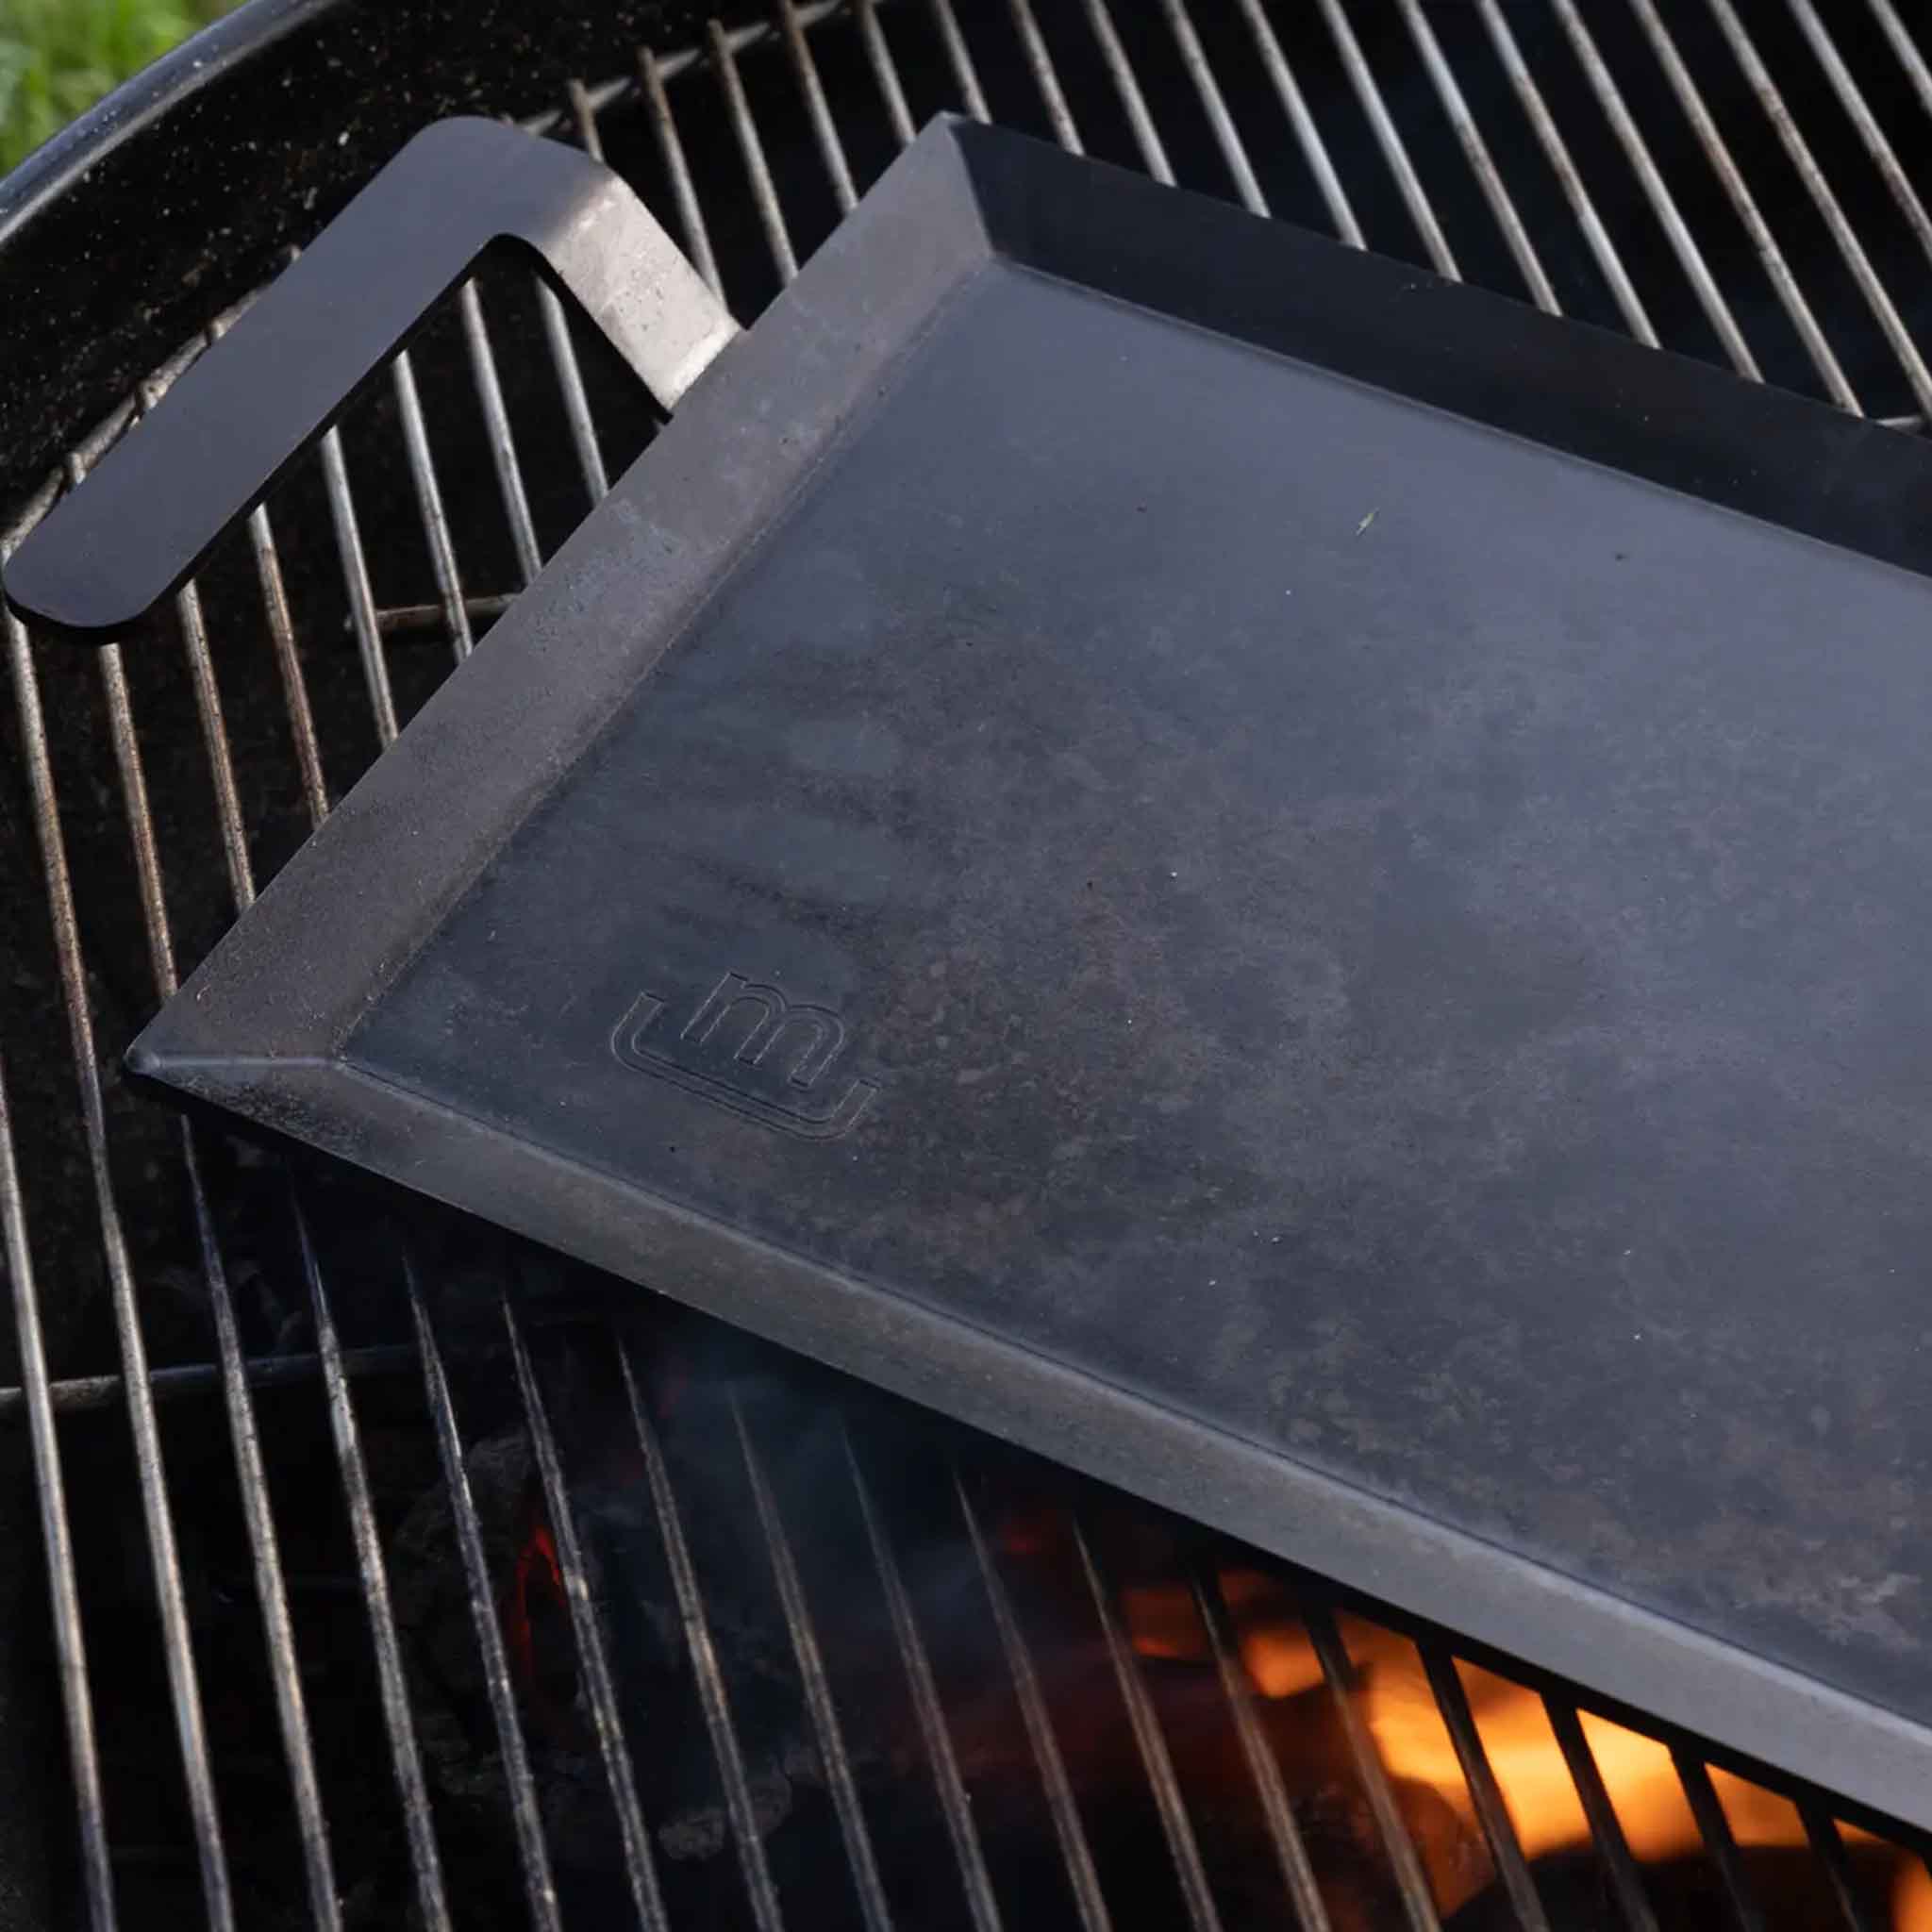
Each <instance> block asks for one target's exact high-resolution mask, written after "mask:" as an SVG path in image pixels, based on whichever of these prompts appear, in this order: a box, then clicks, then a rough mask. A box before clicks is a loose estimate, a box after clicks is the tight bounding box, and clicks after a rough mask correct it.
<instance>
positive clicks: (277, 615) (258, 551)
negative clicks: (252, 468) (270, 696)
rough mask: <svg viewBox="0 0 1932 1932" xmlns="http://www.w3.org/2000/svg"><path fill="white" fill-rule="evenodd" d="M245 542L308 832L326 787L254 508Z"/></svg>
mask: <svg viewBox="0 0 1932 1932" xmlns="http://www.w3.org/2000/svg"><path fill="white" fill-rule="evenodd" d="M248 541H249V545H250V547H251V548H252V549H253V550H254V552H255V575H256V579H257V582H258V585H259V587H260V590H261V607H262V609H263V611H264V612H265V613H266V614H267V617H268V632H269V641H270V642H271V643H272V644H273V646H274V648H275V670H276V672H277V674H278V675H280V677H281V680H282V703H283V707H284V708H285V709H286V710H287V711H288V714H289V730H290V732H291V736H292V737H293V739H294V741H295V764H296V768H297V770H298V771H299V772H300V773H301V776H302V802H303V804H304V805H305V806H306V807H307V808H308V823H309V825H310V827H311V828H313V827H314V826H316V825H319V824H321V823H322V822H323V820H324V819H325V818H326V817H327V816H328V785H327V782H326V781H325V779H324V777H323V774H322V741H321V740H320V739H319V738H318V737H317V736H316V731H315V713H314V710H313V709H312V708H311V707H310V705H309V702H308V679H307V678H306V677H305V676H304V675H303V672H302V657H301V653H300V652H299V651H298V650H297V649H296V647H295V622H294V618H293V617H292V616H291V613H290V609H289V591H288V587H287V585H286V584H285V583H284V582H283V579H282V559H281V556H280V554H279V553H278V552H277V550H276V548H275V530H274V527H273V526H272V525H270V523H269V520H268V511H267V510H266V509H264V508H262V507H261V506H260V505H257V506H256V508H254V509H252V510H251V511H250V512H249V514H248Z"/></svg>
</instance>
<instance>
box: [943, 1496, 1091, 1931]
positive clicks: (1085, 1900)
mask: <svg viewBox="0 0 1932 1932" xmlns="http://www.w3.org/2000/svg"><path fill="white" fill-rule="evenodd" d="M952 1478H953V1493H954V1495H955V1496H957V1497H958V1502H959V1514H960V1516H961V1517H962V1518H963V1519H964V1521H965V1524H966V1534H967V1537H968V1539H969V1540H970V1541H971V1542H972V1544H973V1557H974V1563H975V1564H976V1565H977V1566H978V1570H979V1578H980V1581H981V1582H982V1583H983V1584H984V1585H985V1586H986V1595H987V1601H988V1603H989V1604H991V1607H992V1621H993V1627H994V1629H995V1630H997V1631H998V1633H999V1640H1000V1649H1001V1651H1002V1652H1004V1654H1005V1656H1006V1659H1007V1671H1008V1675H1010V1676H1011V1678H1012V1680H1013V1691H1014V1694H1015V1695H1016V1696H1017V1697H1018V1699H1019V1701H1020V1716H1021V1719H1022V1721H1023V1722H1024V1724H1025V1726H1026V1740H1027V1742H1028V1744H1029V1745H1030V1746H1031V1747H1032V1751H1033V1761H1034V1763H1035V1764H1036V1765H1038V1766H1039V1768H1040V1782H1041V1789H1042V1790H1044V1791H1045V1793H1046V1806H1047V1810H1048V1812H1049V1814H1050V1815H1051V1816H1052V1819H1053V1829H1054V1836H1055V1837H1056V1838H1057V1839H1058V1840H1059V1843H1060V1853H1061V1856H1062V1857H1064V1858H1065V1860H1066V1866H1067V1881H1068V1883H1069V1884H1070V1885H1071V1886H1072V1887H1073V1889H1074V1908H1075V1909H1076V1910H1077V1911H1078V1913H1079V1915H1080V1924H1082V1925H1083V1926H1085V1927H1086V1928H1087V1932H1108V1927H1109V1926H1110V1925H1111V1924H1112V1923H1113V1922H1112V1918H1111V1916H1110V1915H1109V1913H1108V1909H1107V1900H1106V1898H1105V1897H1104V1896H1103V1895H1102V1893H1101V1890H1100V1874H1099V1873H1098V1872H1096V1871H1095V1870H1094V1866H1093V1853H1092V1849H1091V1847H1090V1846H1089V1844H1088V1842H1087V1830H1086V1827H1085V1826H1084V1825H1083V1824H1081V1823H1080V1808H1079V1806H1078V1805H1077V1804H1076V1803H1075V1802H1074V1786H1073V1781H1072V1780H1071V1779H1070V1778H1069V1777H1068V1776H1067V1765H1066V1759H1065V1758H1064V1757H1061V1756H1060V1747H1059V1740H1058V1739H1057V1738H1056V1737H1055V1736H1054V1730H1053V1719H1052V1718H1051V1717H1050V1716H1049V1715H1048V1714H1047V1708H1046V1698H1045V1696H1044V1695H1043V1694H1042V1692H1041V1688H1040V1673H1039V1672H1038V1671H1037V1670H1035V1669H1034V1667H1033V1654H1032V1652H1031V1651H1030V1650H1029V1649H1028V1648H1027V1645H1026V1638H1025V1634H1024V1632H1023V1631H1022V1629H1021V1628H1020V1620H1019V1619H1018V1618H1017V1617H1016V1616H1015V1615H1014V1614H1013V1605H1012V1600H1011V1599H1010V1598H1009V1597H1008V1594H1007V1586H1006V1583H1005V1581H1004V1579H1003V1578H1002V1577H1001V1575H1000V1571H999V1564H998V1563H997V1561H996V1560H995V1559H994V1557H993V1554H992V1551H991V1549H990V1548H988V1546H987V1541H986V1535H985V1532H984V1531H983V1530H982V1529H981V1528H980V1525H979V1514H978V1511H976V1510H975V1509H974V1507H973V1498H972V1496H971V1495H970V1494H969V1493H968V1491H967V1489H966V1485H965V1483H964V1482H963V1481H962V1480H961V1479H960V1475H959V1472H958V1469H957V1468H956V1469H955V1470H953V1472H952Z"/></svg>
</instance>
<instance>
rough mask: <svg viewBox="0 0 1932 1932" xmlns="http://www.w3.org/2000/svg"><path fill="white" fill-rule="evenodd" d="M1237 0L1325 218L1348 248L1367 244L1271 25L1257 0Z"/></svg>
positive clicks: (1325, 144) (1339, 177) (1298, 83)
mask: <svg viewBox="0 0 1932 1932" xmlns="http://www.w3.org/2000/svg"><path fill="white" fill-rule="evenodd" d="M1239 4H1240V7H1241V17H1242V18H1243V19H1244V20H1245V21H1246V22H1247V24H1248V32H1249V33H1250V34H1251V35H1252V36H1253V37H1254V42H1255V51H1256V53H1257V54H1258V55H1259V56H1260V59H1261V68H1262V71H1263V72H1264V73H1265V74H1266V75H1267V76H1268V80H1269V84H1270V85H1271V86H1272V87H1273V88H1274V93H1275V97H1276V98H1277V99H1278V100H1279V101H1280V103H1281V108H1282V112H1283V113H1285V114H1286V115H1287V116H1288V120H1289V125H1290V126H1291V127H1292V128H1293V130H1294V138H1295V140H1296V141H1297V142H1299V143H1300V146H1301V151H1302V158H1303V159H1304V160H1306V161H1307V164H1308V169H1309V172H1310V173H1311V174H1312V175H1314V177H1315V186H1316V188H1317V190H1318V191H1319V192H1320V193H1321V196H1322V201H1323V204H1324V206H1325V207H1326V208H1327V210H1328V219H1329V220H1330V221H1331V222H1333V223H1334V224H1335V232H1336V233H1337V234H1338V235H1339V236H1341V239H1342V241H1344V242H1347V243H1348V245H1349V246H1350V247H1351V248H1365V247H1367V246H1368V243H1367V242H1366V241H1365V240H1364V239H1363V236H1362V230H1361V224H1360V223H1359V222H1357V220H1356V217H1355V209H1354V208H1352V207H1350V205H1349V199H1348V194H1347V192H1346V190H1344V189H1343V187H1342V185H1341V175H1338V174H1337V173H1336V172H1335V162H1334V159H1333V158H1332V157H1331V156H1330V155H1329V153H1328V144H1327V142H1324V140H1323V139H1322V130H1321V129H1320V128H1319V127H1318V126H1317V125H1315V117H1314V115H1313V114H1311V113H1310V112H1309V111H1308V104H1307V98H1306V97H1305V96H1304V94H1303V93H1302V90H1301V83H1300V82H1299V81H1298V80H1296V79H1295V77H1294V70H1293V68H1291V66H1290V65H1289V64H1288V56H1287V55H1286V54H1284V53H1283V52H1282V51H1281V42H1280V40H1279V39H1278V38H1277V36H1276V35H1275V32H1274V26H1273V25H1271V23H1270V22H1269V19H1268V16H1267V15H1266V14H1265V13H1264V12H1262V10H1261V0H1239Z"/></svg>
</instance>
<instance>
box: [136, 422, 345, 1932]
mask: <svg viewBox="0 0 1932 1932" xmlns="http://www.w3.org/2000/svg"><path fill="white" fill-rule="evenodd" d="M147 406H148V407H150V408H151V407H152V400H151V399H149V400H148V402H147ZM177 603H178V606H179V608H180V613H181V619H182V635H183V637H184V639H185V640H186V641H187V643H188V659H189V668H190V674H191V676H192V678H193V680H194V684H195V695H196V709H197V712H198V714H199V717H200V720H201V726H202V732H203V736H204V739H205V740H206V741H207V748H208V759H209V764H210V768H211V769H212V770H213V772H214V773H215V774H216V786H215V791H216V799H217V803H218V807H219V809H220V817H221V829H222V841H223V847H224V850H225V852H226V854H227V858H228V875H229V883H230V887H231V889H232V891H233V893H234V898H235V904H236V908H237V910H238V911H239V910H241V909H242V908H244V907H245V906H246V905H247V904H248V903H249V901H250V900H251V899H252V898H253V897H254V890H255V889H254V881H253V877H252V874H251V873H250V870H249V865H248V853H247V845H246V841H245V839H244V838H243V836H242V824H241V809H240V806H239V803H238V801H237V796H236V792H235V786H234V775H233V767H232V763H231V760H230V757H229V747H228V738H227V733H226V730H225V728H224V725H223V723H222V711H221V701H220V697H219V695H218V693H217V692H216V691H215V690H214V671H213V666H212V664H211V662H210V660H209V658H208V634H207V631H206V629H205V627H204V626H203V624H202V615H201V602H200V598H199V596H198V594H197V593H196V591H195V589H194V586H193V585H192V583H190V584H187V585H184V586H183V588H182V590H181V591H180V592H179V594H178V597H177ZM101 668H102V675H103V682H104V684H105V685H106V687H107V692H108V723H109V728H110V731H111V734H112V739H113V745H114V758H115V764H116V766H117V768H118V770H119V773H120V778H121V791H122V804H123V808H124V810H125V816H126V820H127V824H128V830H129V835H130V838H131V841H132V844H133V848H134V860H135V871H136V874H137V876H138V877H139V879H140V882H141V899H142V912H143V916H144V919H145V921H146V925H147V943H148V958H149V962H150V966H151V968H152V974H153V979H154V991H155V997H156V1000H157V1002H161V1001H165V1000H167V999H169V998H170V997H172V995H173V994H174V992H175V988H176V985H177V978H176V973H175V947H174V938H173V934H172V931H171V928H170V926H169V923H168V916H167V908H166V904H165V901H164V899H163V895H162V891H161V882H160V864H159V853H158V841H157V840H156V837H155V824H154V817H153V813H152V810H151V809H150V807H149V803H148V791H147V776H146V773H145V770H144V769H143V766H142V757H141V746H140V741H139V739H138V738H137V737H136V735H135V729H134V715H133V708H132V707H131V705H130V704H129V702H128V693H127V683H126V678H125V674H124V671H123V667H122V663H121V655H120V649H119V646H118V645H116V646H112V647H110V649H109V650H108V652H106V653H104V654H103V656H102V662H101ZM223 774H226V778H227V783H226V785H225V786H224V785H223V783H222V782H221V781H222V776H223ZM179 1129H180V1137H181V1159H182V1168H183V1172H184V1174H185V1177H186V1179H187V1183H188V1193H189V1201H190V1205H191V1207H192V1212H193V1216H194V1229H195V1239H196V1244H197V1246H198V1247H199V1249H200V1254H201V1274H202V1282H203V1286H204V1288H205V1290H206V1292H207V1295H208V1307H209V1311H210V1314H211V1316H212V1319H213V1324H214V1330H215V1347H216V1354H217V1357H218V1362H219V1374H220V1381H221V1387H222V1393H223V1398H224V1404H225V1409H226V1413H227V1421H228V1438H229V1442H230V1445H231V1447H232V1448H233V1450H234V1455H235V1474H236V1481H237V1488H238V1489H239V1491H240V1492H241V1498H242V1519H243V1522H244V1524H245V1525H246V1528H247V1532H248V1548H249V1555H250V1559H251V1564H252V1569H253V1574H254V1582H255V1594H256V1602H257V1606H258V1608H259V1610H260V1613H261V1620H262V1628H263V1633H264V1636H265V1638H266V1641H267V1647H268V1665H269V1677H270V1682H271V1685H272V1688H273V1693H274V1696H275V1718H276V1724H277V1727H278V1729H279V1730H280V1732H281V1738H282V1749H283V1755H284V1757H285V1759H286V1761H287V1763H288V1767H289V1782H290V1790H291V1796H292V1797H293V1799H294V1805H295V1820H296V1828H297V1830H298V1832H299V1834H300V1837H301V1840H302V1862H303V1870H304V1875H305V1877H306V1879H307V1881H308V1903H309V1911H310V1914H311V1917H312V1918H313V1920H314V1923H315V1924H317V1925H318V1926H321V1927H323V1928H324V1932H336V1928H339V1927H340V1925H341V1910H340V1908H339V1907H338V1904H337V1898H336V1881H335V1868H334V1861H333V1859H332V1857H331V1856H330V1852H329V1838H328V1825H327V1822H326V1820H325V1817H324V1813H323V1807H322V1786H321V1782H320V1780H319V1778H318V1777H317V1775H316V1769H315V1750H314V1744H313V1742H312V1740H311V1739H310V1736H309V1729H308V1708H307V1704H306V1700H305V1698H304V1696H303V1691H302V1674H301V1666H300V1663H299V1661H298V1659H297V1657H296V1654H295V1630H294V1623H293V1620H292V1618H291V1615H290V1612H289V1596H288V1590H287V1587H286V1584H285V1582H284V1578H283V1574H282V1558H281V1546H280V1542H279V1540H278V1538H277V1535H276V1530H275V1509H274V1506H273V1504H272V1502H271V1500H270V1497H269V1491H268V1473H267V1469H266V1466H265V1465H264V1463H263V1460H262V1454H261V1442H260V1438H259V1437H258V1433H257V1431H256V1426H255V1406H254V1402H253V1399H252V1397H251V1395H250V1392H249V1385H248V1381H247V1378H246V1375H245V1374H244V1371H243V1365H242V1332H241V1325H240V1324H239V1323H238V1322H237V1320H236V1317H235V1306H234V1301H233V1298H232V1296H231V1295H230V1294H229V1291H228V1274H227V1268H226V1265H225V1262H224V1261H223V1259H222V1252H221V1245H220V1242H219V1240H218V1239H217V1236H216V1233H215V1224H214V1216H213V1213H212V1211H211V1210H210V1208H209V1207H208V1190H207V1187H206V1185H205V1183H204V1181H203V1179H202V1172H201V1158H200V1155H199V1152H198V1150H197V1146H196V1141H195V1135H194V1129H193V1127H192V1125H191V1124H189V1122H187V1121H186V1120H183V1121H181V1122H180V1123H179ZM151 1394H152V1391H150V1395H151Z"/></svg>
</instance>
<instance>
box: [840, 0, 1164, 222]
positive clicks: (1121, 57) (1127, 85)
mask: <svg viewBox="0 0 1932 1932" xmlns="http://www.w3.org/2000/svg"><path fill="white" fill-rule="evenodd" d="M868 4H869V0H868ZM1081 4H1082V5H1083V7H1084V8H1086V12H1087V25H1089V26H1090V27H1091V29H1092V31H1093V38H1094V41H1095V42H1097V43H1098V45H1099V48H1100V58H1101V60H1102V61H1103V62H1104V63H1105V65H1106V67H1107V76H1108V79H1109V80H1110V81H1112V82H1113V91H1114V94H1115V96H1116V98H1117V99H1118V100H1119V101H1120V104H1121V109H1122V111H1123V112H1124V114H1125V115H1126V117H1127V126H1128V128H1129V130H1130V131H1131V132H1132V134H1133V137H1134V145H1135V146H1136V147H1137V148H1139V149H1140V151H1141V165H1142V166H1143V167H1144V168H1145V169H1146V170H1147V172H1148V174H1150V175H1152V176H1153V177H1154V178H1155V180H1157V181H1158V182H1160V183H1161V184H1162V185H1163V186H1165V187H1169V188H1172V187H1173V186H1174V166H1173V164H1172V163H1171V162H1170V161H1169V160H1168V158H1167V149H1166V148H1165V147H1164V146H1163V145H1162V144H1161V140H1160V134H1159V130H1158V128H1156V126H1155V125H1154V117H1153V115H1152V114H1150V113H1149V112H1148V111H1147V99H1146V96H1145V95H1144V94H1142V93H1141V83H1140V81H1139V80H1138V79H1137V78H1136V77H1135V75H1134V69H1133V66H1132V63H1131V62H1130V61H1129V60H1128V59H1127V50H1126V49H1125V47H1124V46H1123V45H1122V44H1121V37H1120V32H1119V30H1118V29H1117V28H1116V27H1115V25H1114V24H1113V15H1112V14H1110V13H1109V12H1108V10H1107V0H1081Z"/></svg>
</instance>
